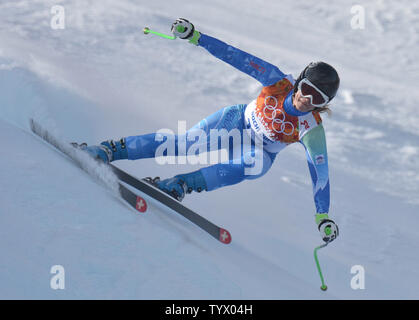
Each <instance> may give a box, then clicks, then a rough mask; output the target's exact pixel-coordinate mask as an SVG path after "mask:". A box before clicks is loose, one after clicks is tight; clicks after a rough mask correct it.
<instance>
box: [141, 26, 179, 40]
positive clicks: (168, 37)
mask: <svg viewBox="0 0 419 320" xmlns="http://www.w3.org/2000/svg"><path fill="white" fill-rule="evenodd" d="M179 27H182V26H179ZM179 27H178V28H179ZM182 28H183V27H182ZM143 31H144V34H149V33H151V34H155V35H156V36H159V37H162V38H165V39H169V40H175V39H176V37H175V36H169V35H167V34H164V33H160V32H157V31H154V30H151V29H150V28H149V27H144V29H143Z"/></svg>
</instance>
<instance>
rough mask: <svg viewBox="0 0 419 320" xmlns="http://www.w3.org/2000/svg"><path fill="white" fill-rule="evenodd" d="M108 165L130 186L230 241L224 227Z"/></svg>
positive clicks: (215, 235)
mask: <svg viewBox="0 0 419 320" xmlns="http://www.w3.org/2000/svg"><path fill="white" fill-rule="evenodd" d="M109 166H110V167H111V168H112V170H113V171H114V172H115V174H116V175H117V176H118V178H119V179H120V180H121V181H123V182H125V183H127V184H129V185H131V186H132V187H134V188H136V189H138V190H139V191H141V192H143V193H145V194H147V195H148V196H150V197H152V198H153V199H155V200H157V201H159V202H160V203H162V204H164V205H165V206H167V207H169V208H170V209H172V210H174V211H176V212H177V213H178V214H180V215H182V216H183V217H185V218H186V219H188V220H189V221H191V222H193V223H194V224H196V225H197V226H198V227H200V228H201V229H203V230H205V231H206V232H207V233H209V234H210V235H211V236H213V237H214V238H216V239H217V240H219V241H221V242H222V243H225V244H228V243H230V242H231V235H230V232H228V231H227V230H226V229H224V228H221V227H219V226H217V225H215V224H214V223H212V222H210V221H208V220H207V219H205V218H204V217H202V216H201V215H199V214H197V213H196V212H194V211H192V210H191V209H189V208H187V207H185V206H184V205H183V204H181V203H180V202H179V201H178V200H176V199H174V198H172V197H171V196H170V195H168V194H167V193H165V192H163V191H161V190H160V189H158V188H156V187H154V186H153V185H151V184H149V183H147V182H145V181H143V180H140V179H137V178H135V177H133V176H131V175H130V174H128V173H126V172H125V171H123V170H121V169H119V168H118V167H116V166H114V165H112V164H109Z"/></svg>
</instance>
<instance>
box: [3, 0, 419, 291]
mask: <svg viewBox="0 0 419 320" xmlns="http://www.w3.org/2000/svg"><path fill="white" fill-rule="evenodd" d="M57 4H58V5H62V6H63V7H64V8H65V13H66V20H65V21H66V27H65V29H62V30H53V29H51V27H50V21H51V18H52V14H51V7H52V6H53V5H57ZM353 5H354V3H353V2H352V1H349V0H344V1H339V2H336V3H332V2H330V1H317V2H316V4H315V5H313V4H312V3H308V2H295V1H291V0H285V1H281V2H274V1H272V2H270V3H267V2H266V1H237V0H234V1H229V2H225V1H221V0H212V1H199V2H196V1H189V0H187V1H183V2H182V4H181V5H179V4H178V5H177V6H173V5H172V4H168V3H167V2H165V1H161V0H156V1H152V2H145V1H128V0H120V1H111V0H102V1H94V0H91V1H83V2H82V1H75V0H66V1H59V0H57V1H47V0H42V1H41V0H35V1H26V0H25V1H24V0H17V1H8V2H5V1H3V2H1V3H0V30H1V31H0V137H1V138H2V139H1V141H2V147H1V149H0V155H1V157H0V159H1V160H0V161H1V162H0V164H1V166H0V181H1V183H0V203H1V205H0V239H2V241H0V252H1V259H0V283H1V286H0V298H2V299H12V298H20V299H22V298H23V299H101V298H103V299H418V298H419V289H418V285H417V283H418V281H419V258H418V256H417V254H416V253H417V252H418V240H419V239H418V235H417V229H418V226H419V216H418V212H419V210H418V209H419V197H418V194H419V170H418V169H419V158H418V152H419V144H418V141H419V130H418V129H417V123H418V122H419V113H418V112H417V100H418V99H419V92H418V91H417V90H414V89H413V90H411V88H412V87H413V88H415V87H414V86H415V84H417V83H418V80H419V63H418V62H417V58H416V56H417V54H418V36H419V19H418V17H419V4H417V3H414V2H411V1H406V0H404V1H398V2H389V1H379V0H374V1H373V0H371V1H368V2H365V4H363V6H364V8H365V29H352V28H351V19H352V17H353V13H351V8H352V6H353ZM177 17H186V18H188V19H189V20H190V21H192V22H193V23H194V24H195V26H196V27H197V29H198V30H200V31H202V32H204V33H207V34H209V35H212V36H215V37H217V38H219V39H221V40H223V41H225V42H227V43H230V44H232V45H234V46H237V47H239V48H240V49H242V50H245V51H247V52H250V53H252V54H254V55H256V56H258V57H260V58H262V59H265V60H267V61H269V62H271V63H273V64H276V65H278V66H279V67H280V68H281V70H283V71H284V72H288V73H292V74H294V75H298V74H299V72H300V70H301V69H302V68H303V67H304V66H305V65H306V64H307V63H308V62H310V61H313V60H325V61H327V62H329V63H331V64H332V65H334V66H336V68H337V69H338V71H339V73H340V75H341V89H340V92H339V94H338V96H337V97H336V98H335V100H334V103H333V105H332V108H333V115H332V116H331V117H327V116H325V117H323V120H324V126H325V129H326V136H327V142H328V152H329V163H330V180H331V210H330V216H331V218H333V219H334V220H335V221H336V222H337V224H338V225H339V229H340V236H339V238H338V240H336V241H334V242H333V243H332V244H330V245H329V246H328V247H326V248H325V249H322V250H320V251H319V258H320V264H321V266H322V268H323V274H324V276H325V280H326V284H327V285H328V287H329V290H328V291H327V292H322V291H321V290H320V289H319V287H320V284H321V283H320V279H319V275H318V274H317V270H316V267H315V263H314V259H313V249H314V248H315V247H316V246H318V245H320V244H321V242H322V241H321V239H320V238H319V234H318V231H317V229H316V225H315V223H314V214H315V211H314V210H315V209H314V205H313V199H312V187H311V182H310V177H309V172H308V168H307V164H306V160H305V153H304V149H303V147H302V146H299V145H292V146H290V147H288V148H286V149H285V150H283V151H282V152H281V154H280V155H279V156H278V157H277V159H276V160H275V163H274V165H273V166H272V168H271V170H270V171H269V172H268V173H267V174H266V175H265V176H263V177H262V178H260V179H257V180H252V181H246V182H243V183H241V184H238V185H236V186H233V187H226V188H221V189H218V190H216V191H213V192H208V193H203V194H192V195H190V196H188V197H187V198H186V199H185V201H184V203H185V205H187V206H189V207H190V208H191V209H193V210H196V211H197V212H199V213H200V214H202V215H203V216H204V217H206V218H207V219H209V220H211V221H213V222H214V223H216V224H218V225H220V226H223V227H225V228H226V229H228V230H229V231H230V232H231V234H232V237H233V242H232V243H231V244H230V245H224V244H221V243H219V242H217V241H214V239H213V238H212V237H210V236H208V235H207V234H205V233H204V232H202V231H201V230H200V229H199V228H197V227H196V226H194V225H193V224H191V223H189V222H188V221H187V220H185V219H184V218H182V217H180V216H177V215H176V214H174V213H171V212H168V211H166V210H162V208H161V206H158V205H156V204H154V203H150V204H149V206H150V207H149V209H148V212H147V213H146V214H139V213H138V212H136V211H135V210H133V209H131V208H130V207H128V206H127V205H126V204H124V203H123V202H122V201H121V200H120V199H119V198H118V197H117V196H115V194H114V193H113V192H112V191H111V190H110V189H109V188H106V187H105V186H104V184H103V183H101V182H100V181H98V179H94V178H92V177H90V176H89V175H87V174H86V173H84V172H83V171H81V170H80V169H79V168H77V167H76V166H75V165H74V164H73V163H72V162H71V161H70V160H68V159H67V158H66V157H65V156H63V155H62V154H60V153H59V152H57V151H56V150H54V148H52V147H50V146H48V145H47V144H45V143H44V142H42V141H41V140H40V139H38V138H37V137H35V136H34V135H33V134H32V133H30V129H29V124H28V121H29V118H32V117H34V118H35V119H37V120H38V121H39V122H41V123H42V124H43V125H44V126H45V127H47V128H48V129H49V130H51V131H52V132H54V134H56V135H57V136H59V137H60V139H62V140H64V141H68V142H70V141H78V142H87V143H88V144H95V143H98V142H101V141H103V140H106V139H112V138H119V137H123V136H128V135H137V134H143V133H150V132H155V131H157V130H160V129H170V130H173V131H175V132H176V131H177V124H178V121H186V123H187V126H188V127H191V126H192V125H194V124H195V123H197V122H198V121H199V120H201V119H202V118H204V117H206V116H207V115H209V114H211V113H213V112H215V111H217V110H218V109H220V108H222V107H224V106H228V105H233V104H237V103H248V102H249V101H251V100H253V99H254V98H255V96H256V95H257V94H258V92H259V90H260V85H259V84H258V83H257V82H256V81H255V80H253V79H252V78H250V77H248V76H247V75H245V74H242V73H240V72H239V71H236V70H234V69H233V68H231V67H230V66H228V65H226V64H224V63H222V62H221V61H218V60H216V59H215V58H214V57H212V56H210V55H209V54H208V53H207V52H206V51H205V50H203V49H202V48H195V47H194V46H192V45H189V44H187V43H185V42H183V41H181V40H175V41H172V40H165V39H161V38H159V37H155V36H152V35H147V36H146V35H144V34H143V33H142V28H143V27H144V26H149V27H150V28H153V29H155V30H157V31H161V32H166V33H169V30H170V25H171V23H172V21H173V20H174V19H175V18H177ZM116 165H118V166H119V167H121V168H122V169H125V170H127V171H128V172H130V173H131V174H133V175H135V176H137V177H144V176H161V177H168V176H172V175H174V174H178V173H180V172H188V171H191V170H196V169H197V168H198V167H199V166H193V165H189V164H188V165H181V164H176V165H164V166H162V165H159V164H158V163H157V162H156V161H155V160H153V159H147V160H142V161H127V160H123V161H119V162H116ZM99 173H100V174H102V176H105V177H107V178H109V179H111V180H112V179H113V178H112V177H111V176H110V173H109V172H107V171H106V168H101V169H99ZM54 265H62V266H63V267H64V268H65V277H66V278H65V280H66V281H65V289H64V290H53V289H51V287H50V280H51V278H52V276H53V275H52V274H51V273H50V270H51V267H52V266H54ZM355 265H361V266H363V267H364V269H365V289H364V290H354V289H352V288H351V279H352V278H353V277H354V274H351V268H352V267H353V266H355Z"/></svg>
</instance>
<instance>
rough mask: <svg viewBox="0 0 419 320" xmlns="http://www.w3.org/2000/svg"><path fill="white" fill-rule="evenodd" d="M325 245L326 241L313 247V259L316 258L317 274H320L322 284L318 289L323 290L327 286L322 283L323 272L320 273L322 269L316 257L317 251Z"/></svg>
mask: <svg viewBox="0 0 419 320" xmlns="http://www.w3.org/2000/svg"><path fill="white" fill-rule="evenodd" d="M326 246H327V243H325V244H322V245H321V246H318V247H316V248H315V249H314V260H316V265H317V270H318V271H319V275H320V280H321V281H322V286H321V287H320V289H322V290H323V291H326V290H327V286H326V285H325V284H324V279H323V274H322V270H321V268H320V263H319V259H318V258H317V251H318V250H319V249H321V248H324V247H326Z"/></svg>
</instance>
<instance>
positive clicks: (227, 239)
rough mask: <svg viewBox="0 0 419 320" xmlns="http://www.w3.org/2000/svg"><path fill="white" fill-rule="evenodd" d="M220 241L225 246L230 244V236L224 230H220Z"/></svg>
mask: <svg viewBox="0 0 419 320" xmlns="http://www.w3.org/2000/svg"><path fill="white" fill-rule="evenodd" d="M220 241H221V242H222V243H225V244H229V243H230V242H231V235H230V232H228V231H227V230H226V229H223V228H220Z"/></svg>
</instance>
